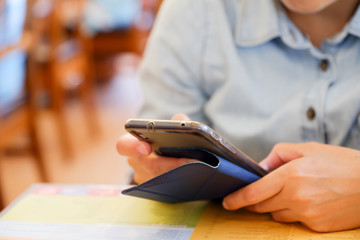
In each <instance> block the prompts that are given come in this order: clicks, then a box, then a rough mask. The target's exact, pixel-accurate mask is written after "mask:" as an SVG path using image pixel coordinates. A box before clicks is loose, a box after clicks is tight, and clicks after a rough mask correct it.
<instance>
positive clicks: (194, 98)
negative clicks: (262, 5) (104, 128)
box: [139, 0, 207, 122]
mask: <svg viewBox="0 0 360 240" xmlns="http://www.w3.org/2000/svg"><path fill="white" fill-rule="evenodd" d="M205 5H206V4H205V1H204V0H196V1H194V0H166V1H164V3H163V5H162V8H161V10H160V12H159V14H158V17H157V20H156V22H155V25H154V28H153V30H152V33H151V36H150V38H149V40H148V44H147V48H146V50H145V53H144V58H143V61H142V64H141V66H140V70H139V78H140V85H141V89H142V92H143V105H142V107H141V109H140V112H139V117H141V118H158V119H169V118H171V116H172V115H174V114H176V113H185V114H187V115H189V116H190V118H191V119H193V120H197V121H202V122H206V119H205V116H204V114H203V107H204V104H205V102H206V99H207V96H206V94H205V92H204V91H203V89H202V83H201V82H202V74H201V72H202V71H201V67H202V64H201V62H202V55H203V48H204V44H203V43H204V38H205V34H206V16H205V12H206V6H205Z"/></svg>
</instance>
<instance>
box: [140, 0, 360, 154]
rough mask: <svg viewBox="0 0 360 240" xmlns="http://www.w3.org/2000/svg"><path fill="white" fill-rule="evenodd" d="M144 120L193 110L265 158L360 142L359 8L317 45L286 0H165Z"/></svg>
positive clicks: (143, 74) (150, 57) (149, 63)
mask: <svg viewBox="0 0 360 240" xmlns="http://www.w3.org/2000/svg"><path fill="white" fill-rule="evenodd" d="M140 80H141V86H142V90H143V93H144V105H143V107H142V108H141V110H140V115H139V117H142V118H157V119H169V118H170V117H171V116H172V115H173V114H175V113H179V112H182V113H186V114H188V115H189V116H190V117H191V118H192V119H193V120H197V121H201V122H205V123H207V124H209V125H210V126H211V127H212V128H214V129H215V130H216V131H217V132H219V133H220V134H221V135H223V137H224V138H226V139H228V140H229V141H231V142H232V143H233V144H234V145H236V146H237V147H239V148H240V149H241V150H243V151H244V152H245V153H247V154H248V155H249V156H251V157H253V158H254V159H255V160H257V161H260V160H262V159H263V158H264V157H266V155H267V154H268V153H269V151H270V150H271V148H272V147H273V146H274V144H276V143H278V142H307V141H317V142H322V143H328V144H333V145H343V146H347V147H351V148H357V149H360V8H358V9H357V12H356V13H355V15H354V16H353V18H352V19H351V21H350V22H349V23H348V24H347V25H346V27H345V28H344V29H343V31H342V32H340V33H339V34H337V35H336V36H334V37H332V38H330V39H327V40H326V41H325V42H324V43H323V45H322V47H321V49H317V48H315V47H314V46H313V45H312V44H311V42H310V41H309V39H307V38H306V36H304V35H303V34H302V33H301V32H300V31H299V30H298V29H297V28H296V27H295V25H294V24H293V23H292V22H291V21H290V20H289V19H288V18H287V15H286V13H285V12H284V11H283V9H282V7H281V5H280V3H279V2H278V1H270V0H195V1H194V0H166V1H165V3H164V5H163V7H162V9H161V11H160V14H159V15H158V19H157V21H156V24H155V28H154V30H153V32H152V34H151V37H150V39H149V42H148V46H147V49H146V52H145V56H144V60H143V62H142V65H141V68H140Z"/></svg>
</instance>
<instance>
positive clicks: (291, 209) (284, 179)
mask: <svg viewBox="0 0 360 240" xmlns="http://www.w3.org/2000/svg"><path fill="white" fill-rule="evenodd" d="M260 164H261V165H262V166H263V167H264V168H265V169H267V170H269V171H272V170H274V169H275V170H274V171H272V172H270V173H269V174H268V175H266V176H265V177H263V178H262V179H260V180H258V181H256V182H254V183H252V184H250V185H248V186H246V187H244V188H242V189H239V190H238V191H236V192H234V193H232V194H230V195H228V196H227V197H226V198H225V199H224V201H223V205H224V207H225V208H226V209H229V210H235V209H239V208H242V207H247V208H248V209H249V210H251V211H254V212H259V213H264V212H270V213H271V214H272V216H273V218H274V219H275V220H276V221H280V222H297V221H298V222H301V223H303V224H304V225H306V226H308V227H309V228H311V229H313V230H315V231H319V232H330V231H338V230H345V229H351V228H356V227H359V226H360V151H358V150H354V149H350V148H344V147H338V146H330V145H325V144H319V143H303V144H291V143H281V144H278V145H276V146H275V147H274V149H273V150H272V152H271V153H270V154H269V156H268V157H267V158H266V159H264V160H263V161H262V162H261V163H260Z"/></svg>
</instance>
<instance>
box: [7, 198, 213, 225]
mask: <svg viewBox="0 0 360 240" xmlns="http://www.w3.org/2000/svg"><path fill="white" fill-rule="evenodd" d="M205 204H206V203H205V202H189V203H184V204H166V203H159V202H155V201H150V200H145V199H140V198H134V197H128V196H96V197H94V196H66V195H54V196H49V195H39V194H29V195H26V196H25V197H24V198H22V199H21V200H20V201H19V202H17V204H16V205H15V206H14V207H13V208H11V209H10V210H9V211H8V212H6V214H5V215H3V216H2V217H1V220H9V221H22V222H45V223H67V224H129V225H157V224H158V225H161V224H163V225H179V226H188V227H195V225H196V223H197V222H198V220H199V218H200V216H201V213H202V211H203V210H204V207H205Z"/></svg>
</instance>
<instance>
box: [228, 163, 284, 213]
mask: <svg viewBox="0 0 360 240" xmlns="http://www.w3.org/2000/svg"><path fill="white" fill-rule="evenodd" d="M279 170H280V169H279ZM279 170H278V171H274V172H271V173H269V174H267V175H266V176H265V177H263V178H261V179H259V180H258V181H256V182H254V183H252V184H250V185H247V186H246V187H243V188H241V189H239V190H237V191H236V192H233V193H231V194H229V195H228V196H226V197H225V198H224V200H223V206H224V208H225V209H228V210H235V209H239V208H242V207H245V206H249V205H254V204H257V203H260V202H262V201H265V200H266V199H269V198H271V197H273V196H274V195H276V194H278V193H279V192H280V191H281V190H282V188H283V186H284V180H283V179H284V177H283V174H282V171H279Z"/></svg>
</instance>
